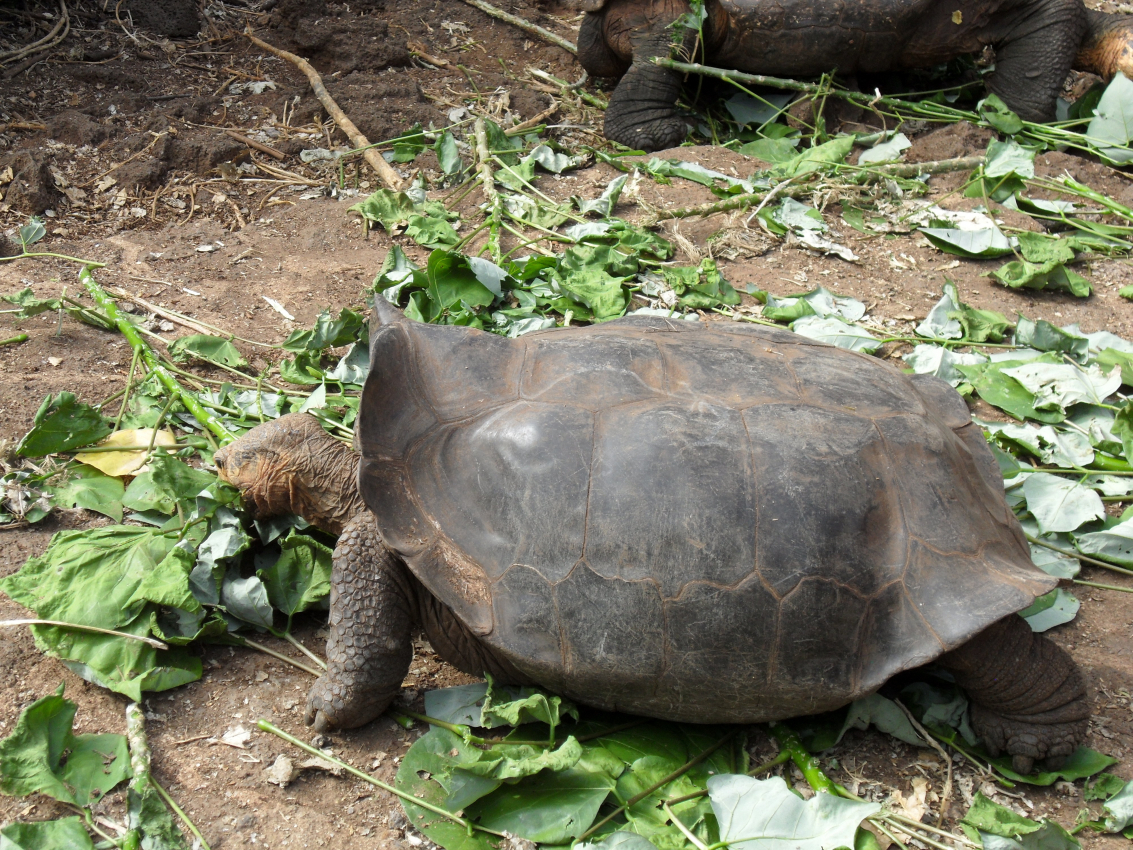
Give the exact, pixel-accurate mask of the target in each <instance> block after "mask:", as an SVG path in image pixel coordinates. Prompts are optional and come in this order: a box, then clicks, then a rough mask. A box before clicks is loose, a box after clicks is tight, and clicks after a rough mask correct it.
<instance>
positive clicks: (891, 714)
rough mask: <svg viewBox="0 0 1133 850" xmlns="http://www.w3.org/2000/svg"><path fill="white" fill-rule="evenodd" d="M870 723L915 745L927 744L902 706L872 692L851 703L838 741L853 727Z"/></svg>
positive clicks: (862, 727)
mask: <svg viewBox="0 0 1133 850" xmlns="http://www.w3.org/2000/svg"><path fill="white" fill-rule="evenodd" d="M870 725H873V726H875V727H877V729H878V730H880V731H882V732H884V733H885V734H887V735H892V736H893V737H894V738H897V739H898V740H900V741H904V742H905V743H906V744H912V745H913V746H914V747H923V746H924V745H925V741H924V738H922V737H921V735H920V734H919V733H918V732H917V730H916V729H914V728H913V724H912V723H910V722H909V718H908V717H906V716H905V712H903V711H901V708H900V706H898V705H897V703H895V702H893V700H891V699H886V698H885V697H883V696H882V695H881V694H870V695H869V696H868V697H862V698H861V699H859V700H854V701H853V702H852V703H850V707H849V711H848V712H847V713H846V720H845V722H844V723H843V724H842V730H841V731H840V732H839V733H838V738H837V741H841V740H842V736H843V735H845V734H846V733H847V732H848V731H849V730H851V729H866V728H868V727H869V726H870ZM837 741H835V743H837Z"/></svg>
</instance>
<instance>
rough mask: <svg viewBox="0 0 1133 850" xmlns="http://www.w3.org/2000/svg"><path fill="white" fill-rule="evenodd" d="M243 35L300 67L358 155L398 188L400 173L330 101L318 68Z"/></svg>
mask: <svg viewBox="0 0 1133 850" xmlns="http://www.w3.org/2000/svg"><path fill="white" fill-rule="evenodd" d="M244 36H245V37H246V38H247V39H248V40H249V41H251V42H252V43H253V44H255V45H256V46H257V47H262V48H263V49H264V50H266V51H267V52H268V53H272V54H274V55H276V56H278V57H279V58H280V59H286V60H287V61H288V62H290V63H292V64H293V65H295V67H297V68H298V69H299V70H300V71H302V72H303V73H304V74H306V75H307V79H308V80H310V81H311V90H312V91H313V92H314V93H315V97H317V98H318V99H319V103H321V104H322V105H323V108H324V109H326V111H327V112H328V113H329V114H330V117H331V118H333V119H334V123H335V124H337V125H338V126H339V127H340V128H341V129H342V132H344V133H345V134H346V136H347V138H349V139H350V143H351V144H352V145H354V147H356V148H364V150H363V151H362V156H363V157H364V158H365V159H366V162H367V163H369V165H370V167H371V168H373V169H374V171H376V172H377V173H378V177H380V178H381V180H382V182H383V183H385V184H386V186H388V187H389V188H390V189H393V190H394V191H395V192H396V191H399V190H400V189H401V187H402V183H401V177H399V176H398V173H397V172H396V171H394V170H393V168H392V167H391V166H390V164H389V163H388V162H386V161H385V159H384V158H383V157H382V155H381V154H380V153H378V152H377V151H376V150H374V149H373V147H371V145H370V140H369V139H367V138H366V137H365V136H364V135H362V131H361V130H359V129H358V128H357V127H355V126H354V122H353V121H351V120H350V119H349V118H347V117H346V113H345V112H343V111H342V109H340V108H339V105H338V104H337V103H335V102H334V98H332V97H331V96H330V95H329V94H328V93H327V90H326V87H325V86H324V85H323V78H322V77H320V76H319V72H318V71H316V70H315V69H314V68H312V67H311V63H310V62H308V61H307V60H306V59H304V58H303V57H301V56H296V55H295V54H294V53H289V52H288V51H286V50H281V49H280V48H278V47H274V46H273V45H270V44H268V43H267V42H266V41H264V40H262V39H259V38H256V37H255V36H254V35H252V33H251V32H250V31H249V30H245V31H244Z"/></svg>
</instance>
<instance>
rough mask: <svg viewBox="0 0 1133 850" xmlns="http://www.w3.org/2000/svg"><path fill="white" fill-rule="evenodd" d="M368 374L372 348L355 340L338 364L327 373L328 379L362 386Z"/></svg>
mask: <svg viewBox="0 0 1133 850" xmlns="http://www.w3.org/2000/svg"><path fill="white" fill-rule="evenodd" d="M368 374H370V349H369V347H368V346H367V345H366V344H365V343H363V342H355V343H353V344H352V345H351V346H350V348H348V349H347V351H346V353H345V354H344V355H342V359H341V360H339V361H338V364H337V365H336V366H335V367H334V368H333V369H331V370H330V371H329V372H327V373H326V379H327V380H328V381H339V382H341V383H344V384H358V385H359V386H361V385H362V384H364V383H365V382H366V376H367V375H368Z"/></svg>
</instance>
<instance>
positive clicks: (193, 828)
mask: <svg viewBox="0 0 1133 850" xmlns="http://www.w3.org/2000/svg"><path fill="white" fill-rule="evenodd" d="M150 783H151V784H152V785H153V790H154V791H156V792H157V793H158V795H159V796H160V797H161V799H162V800H164V801H165V805H167V806H169V808H171V809H173V812H174V814H176V815H177V817H179V818H181V823H183V824H185V826H187V827H188V828H189V832H191V833H193V835H195V836H196V838H197V841H199V842H200V843H201V847H203V848H204V850H212V848H211V847H209V844H208V842H207V841H205V837H204V836H203V835H201V831H200V830H199V829H197V825H196V824H195V823H193V822H192V821H191V820H190V819H189V816H188V815H187V814H185V810H184V809H182V808H181V807H180V806H178V805H177V801H176V800H174V799H173V797H172V796H170V794H169V792H168V791H166V790H165V789H164V788H162V787H161V783H160V782H158V781H157V780H156V779H154V778H153V776H150Z"/></svg>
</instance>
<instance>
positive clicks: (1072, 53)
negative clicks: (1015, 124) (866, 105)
mask: <svg viewBox="0 0 1133 850" xmlns="http://www.w3.org/2000/svg"><path fill="white" fill-rule="evenodd" d="M565 2H566V3H567V5H568V6H572V7H573V8H575V9H580V10H585V11H587V15H586V18H585V19H584V20H583V22H582V27H581V29H580V30H579V33H578V59H579V61H580V62H581V63H582V67H583V68H585V69H586V70H587V71H589V72H590V73H591V74H594V75H596V76H601V77H621V78H622V79H621V82H620V83H619V84H618V87H617V88H616V89H615V90H614V93H613V96H612V97H611V98H610V105H609V108H608V109H607V110H606V128H605V129H606V137H607V138H609V139H613V140H614V141H617V142H621V143H622V144H624V145H629V146H630V147H633V148H643V149H645V150H660V149H661V148H667V147H672V146H673V145H676V144H679V143H680V142H681V140H682V139H684V137H685V135H686V134H687V132H688V129H687V127H686V126H685V122H684V121H683V120H682V119H681V118H680V117H679V116H678V115H677V112H676V109H675V104H676V100H677V94H678V91H679V89H680V83H681V76H680V74H678V73H677V72H675V71H672V70H669V69H667V68H661V67H659V66H657V65H655V64H653V62H652V61H651V60H652V58H653V57H655V56H665V57H668V56H670V54H672V53H674V52H675V53H677V54H683V55H685V56H691V55H692V54H694V53H696V52H698V51H699V52H701V53H702V54H703V55H705V56H706V57H707V61H708V62H709V63H710V64H713V65H719V66H721V67H724V68H734V69H736V70H739V71H749V72H752V73H757V74H770V75H777V76H784V77H799V76H802V77H807V76H817V75H818V74H822V73H825V72H827V71H835V70H837V71H839V72H841V73H844V74H853V73H861V72H865V73H874V72H879V71H889V70H899V69H908V68H928V67H931V66H933V65H937V64H940V63H942V62H946V61H948V60H949V59H952V58H954V57H956V56H960V55H963V54H965V53H978V52H980V51H981V50H983V48H984V47H986V46H992V47H993V48H994V50H995V72H994V73H993V74H991V75H990V76H989V77H988V81H987V83H988V88H990V89H991V91H993V92H994V93H996V94H998V95H999V96H1000V97H1001V98H1002V99H1003V100H1004V101H1005V102H1006V103H1007V105H1008V106H1009V107H1011V108H1012V109H1013V110H1015V111H1016V112H1017V113H1019V115H1020V116H1022V117H1023V118H1026V119H1028V120H1033V121H1044V120H1050V119H1052V118H1054V109H1055V100H1056V98H1057V97H1058V93H1059V92H1060V91H1061V89H1062V84H1063V82H1064V81H1065V80H1066V75H1067V74H1068V73H1069V72H1070V69H1071V67H1072V66H1073V67H1075V68H1078V69H1080V70H1083V71H1092V72H1093V73H1096V74H1100V75H1101V76H1103V77H1106V78H1109V77H1112V76H1113V75H1114V74H1115V73H1116V72H1117V71H1118V70H1121V71H1124V72H1125V73H1126V75H1127V76H1131V77H1133V48H1131V46H1130V45H1131V43H1133V40H1131V36H1133V24H1131V23H1130V21H1131V18H1130V17H1129V16H1128V15H1111V14H1106V13H1103V12H1094V11H1089V10H1087V9H1086V8H1085V6H1084V5H1083V3H1082V0H953V2H950V3H944V2H940V1H939V0H854V2H849V3H846V2H842V0H775V2H767V0H703V8H704V13H705V19H704V22H703V25H702V29H703V38H704V43H703V45H699V46H698V45H697V44H696V33H695V31H694V30H691V29H688V28H687V27H683V26H678V27H677V28H676V29H675V30H674V28H673V26H672V25H673V22H674V21H676V20H677V19H678V18H680V17H681V16H682V15H684V14H685V13H686V12H688V11H689V3H688V0H565Z"/></svg>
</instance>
